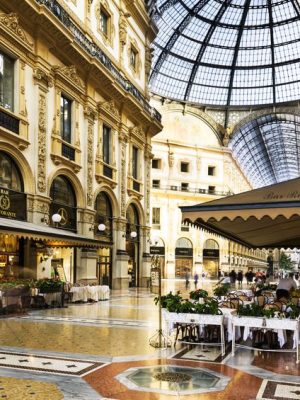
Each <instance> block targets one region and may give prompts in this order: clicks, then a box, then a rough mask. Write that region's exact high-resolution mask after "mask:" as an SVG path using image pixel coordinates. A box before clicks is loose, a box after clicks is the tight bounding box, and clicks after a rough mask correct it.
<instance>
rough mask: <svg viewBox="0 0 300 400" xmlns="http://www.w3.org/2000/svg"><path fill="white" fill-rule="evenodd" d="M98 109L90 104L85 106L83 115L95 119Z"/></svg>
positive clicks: (91, 119)
mask: <svg viewBox="0 0 300 400" xmlns="http://www.w3.org/2000/svg"><path fill="white" fill-rule="evenodd" d="M96 114H97V111H96V110H95V109H94V108H93V107H90V106H85V107H84V110H83V115H84V117H85V118H86V119H88V120H90V121H94V120H95V118H96Z"/></svg>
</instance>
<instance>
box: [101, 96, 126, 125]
mask: <svg viewBox="0 0 300 400" xmlns="http://www.w3.org/2000/svg"><path fill="white" fill-rule="evenodd" d="M98 111H99V113H100V114H101V113H103V112H104V113H105V114H106V115H108V116H109V117H111V118H113V120H114V121H115V122H119V121H120V118H121V116H120V111H119V110H118V108H117V106H116V103H115V102H114V100H109V101H103V102H100V103H98Z"/></svg>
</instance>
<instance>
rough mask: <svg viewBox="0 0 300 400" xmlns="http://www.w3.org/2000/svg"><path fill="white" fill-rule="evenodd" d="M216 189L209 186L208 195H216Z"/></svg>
mask: <svg viewBox="0 0 300 400" xmlns="http://www.w3.org/2000/svg"><path fill="white" fill-rule="evenodd" d="M215 191H216V187H215V186H208V193H215Z"/></svg>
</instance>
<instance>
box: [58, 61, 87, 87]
mask: <svg viewBox="0 0 300 400" xmlns="http://www.w3.org/2000/svg"><path fill="white" fill-rule="evenodd" d="M52 69H53V72H54V74H55V76H56V77H60V78H62V79H64V80H65V81H67V82H68V83H71V84H72V85H73V86H74V87H75V88H76V89H77V90H79V91H80V92H83V91H84V90H85V85H84V83H83V81H82V80H81V79H80V77H79V76H78V74H77V71H76V68H75V66H74V65H71V66H70V67H61V66H59V65H55V66H54V67H53V68H52Z"/></svg>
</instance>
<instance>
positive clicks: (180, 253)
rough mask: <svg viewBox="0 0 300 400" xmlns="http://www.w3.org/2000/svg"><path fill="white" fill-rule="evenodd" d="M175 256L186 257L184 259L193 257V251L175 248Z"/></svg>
mask: <svg viewBox="0 0 300 400" xmlns="http://www.w3.org/2000/svg"><path fill="white" fill-rule="evenodd" d="M175 255H176V256H186V257H193V249H190V248H182V247H176V249H175Z"/></svg>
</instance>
